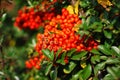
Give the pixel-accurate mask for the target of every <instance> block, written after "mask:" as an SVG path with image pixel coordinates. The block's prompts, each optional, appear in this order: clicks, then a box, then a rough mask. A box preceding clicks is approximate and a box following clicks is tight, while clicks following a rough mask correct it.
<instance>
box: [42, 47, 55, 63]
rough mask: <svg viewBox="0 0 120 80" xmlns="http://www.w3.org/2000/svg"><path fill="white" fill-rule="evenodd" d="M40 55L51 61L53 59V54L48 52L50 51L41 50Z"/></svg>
mask: <svg viewBox="0 0 120 80" xmlns="http://www.w3.org/2000/svg"><path fill="white" fill-rule="evenodd" d="M42 53H43V54H44V55H45V56H46V57H48V58H49V59H50V60H51V61H52V60H53V59H54V56H53V55H54V53H53V52H52V53H51V52H50V50H48V49H43V50H42Z"/></svg>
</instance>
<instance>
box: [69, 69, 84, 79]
mask: <svg viewBox="0 0 120 80" xmlns="http://www.w3.org/2000/svg"><path fill="white" fill-rule="evenodd" d="M82 71H83V70H80V71H78V72H77V73H76V74H74V75H72V78H71V79H70V80H78V79H79V77H80V76H81V73H82ZM80 80H82V79H80Z"/></svg>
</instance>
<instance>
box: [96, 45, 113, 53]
mask: <svg viewBox="0 0 120 80" xmlns="http://www.w3.org/2000/svg"><path fill="white" fill-rule="evenodd" d="M98 50H100V51H101V52H102V53H104V54H105V55H112V52H111V50H110V49H109V48H107V47H106V46H105V45H99V46H98Z"/></svg>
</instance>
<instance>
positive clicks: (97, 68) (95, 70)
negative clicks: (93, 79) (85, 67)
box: [94, 62, 106, 75]
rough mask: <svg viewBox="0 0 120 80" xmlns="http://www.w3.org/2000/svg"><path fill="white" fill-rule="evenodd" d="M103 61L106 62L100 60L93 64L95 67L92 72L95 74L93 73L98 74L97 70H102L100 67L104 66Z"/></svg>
mask: <svg viewBox="0 0 120 80" xmlns="http://www.w3.org/2000/svg"><path fill="white" fill-rule="evenodd" d="M105 63H106V62H101V63H99V64H97V65H96V66H95V68H94V74H95V75H97V74H98V71H99V70H102V69H104V68H105Z"/></svg>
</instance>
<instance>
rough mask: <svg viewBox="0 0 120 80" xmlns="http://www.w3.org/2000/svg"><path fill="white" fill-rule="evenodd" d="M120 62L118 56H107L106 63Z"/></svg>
mask: <svg viewBox="0 0 120 80" xmlns="http://www.w3.org/2000/svg"><path fill="white" fill-rule="evenodd" d="M117 63H120V60H119V59H118V58H108V59H107V60H106V64H117Z"/></svg>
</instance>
